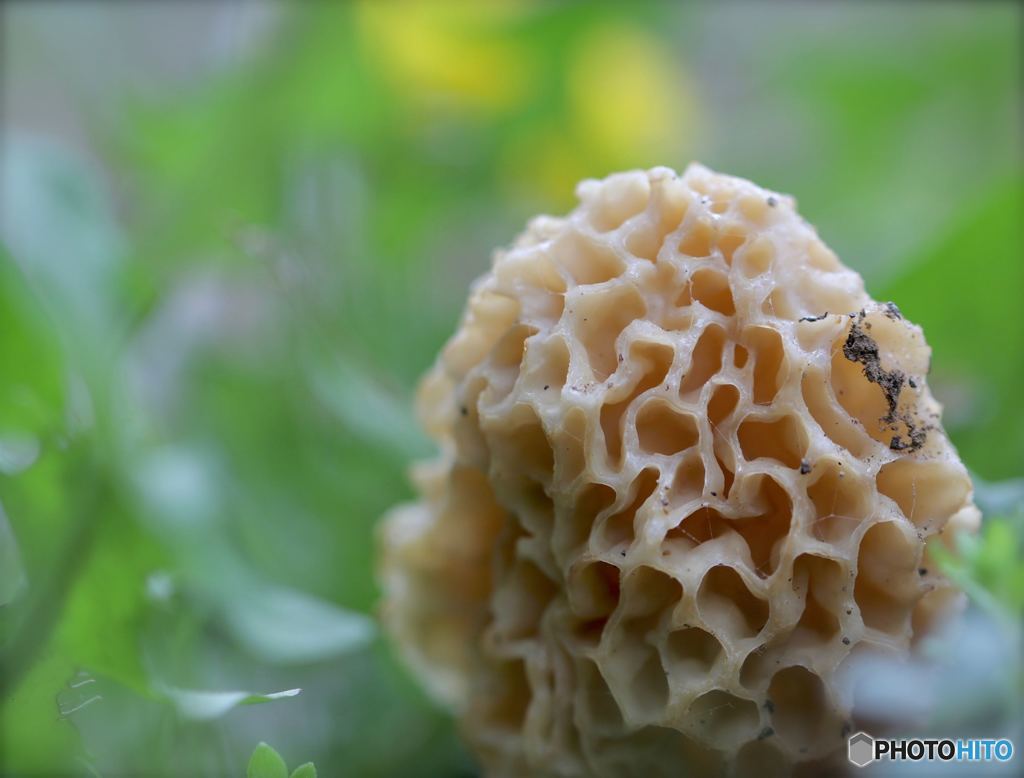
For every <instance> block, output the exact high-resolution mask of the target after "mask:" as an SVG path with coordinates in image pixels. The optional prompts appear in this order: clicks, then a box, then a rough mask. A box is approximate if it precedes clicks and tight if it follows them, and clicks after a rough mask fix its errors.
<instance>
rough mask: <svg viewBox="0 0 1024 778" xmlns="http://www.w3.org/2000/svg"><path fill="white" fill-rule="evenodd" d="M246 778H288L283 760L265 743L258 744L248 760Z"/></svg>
mask: <svg viewBox="0 0 1024 778" xmlns="http://www.w3.org/2000/svg"><path fill="white" fill-rule="evenodd" d="M245 774H246V778H288V767H287V766H286V765H285V763H284V759H282V758H281V755H280V754H279V753H277V751H275V750H274V749H273V748H271V747H270V746H268V745H267V744H266V743H260V744H259V745H258V746H256V750H255V751H253V752H252V756H251V757H250V758H249V767H248V768H247V769H246V772H245Z"/></svg>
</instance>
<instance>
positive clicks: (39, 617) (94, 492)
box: [0, 468, 111, 702]
mask: <svg viewBox="0 0 1024 778" xmlns="http://www.w3.org/2000/svg"><path fill="white" fill-rule="evenodd" d="M86 470H87V476H91V480H92V486H91V488H90V489H89V491H88V493H87V496H86V498H85V499H84V500H83V501H82V503H81V506H80V508H79V509H78V510H77V511H76V513H75V517H74V520H73V522H72V525H71V527H70V529H69V532H68V535H67V539H66V541H65V543H64V546H63V548H62V549H61V552H60V554H59V556H58V557H57V560H56V561H55V563H54V564H53V566H52V572H51V574H50V575H49V576H47V578H46V579H45V581H44V582H43V583H42V585H41V587H40V588H39V590H38V593H37V594H36V595H35V597H34V598H33V601H32V603H31V604H30V606H29V608H28V611H27V615H26V617H25V619H24V621H23V623H22V624H21V625H20V627H19V629H18V631H17V632H16V633H15V635H14V637H13V638H12V639H11V640H10V642H9V643H8V645H7V646H6V647H5V648H4V650H3V651H2V652H0V702H5V701H6V700H7V699H8V698H9V696H10V695H12V694H13V693H14V691H15V690H16V689H17V688H18V685H19V683H20V682H21V680H22V678H23V677H24V676H25V674H26V673H28V671H29V670H30V669H31V668H32V665H33V664H34V662H35V661H36V659H38V658H39V656H40V654H41V653H42V649H43V648H44V646H45V645H46V641H47V640H48V638H49V637H50V634H51V633H52V632H53V628H54V625H55V624H56V623H57V620H58V618H59V617H60V614H61V611H62V610H63V608H64V602H65V600H66V599H67V597H68V593H69V592H70V591H71V588H72V586H73V585H74V582H75V580H76V579H77V578H78V575H79V573H81V571H82V568H83V567H84V566H85V563H86V561H87V560H88V559H89V557H90V555H91V554H92V550H93V545H94V542H95V539H96V535H97V529H98V526H99V522H100V518H101V517H100V511H101V509H102V506H103V504H104V502H105V501H106V500H107V498H108V497H109V496H110V493H111V486H110V484H109V482H108V481H107V479H106V478H105V477H102V476H101V475H100V474H99V471H98V469H96V468H86Z"/></svg>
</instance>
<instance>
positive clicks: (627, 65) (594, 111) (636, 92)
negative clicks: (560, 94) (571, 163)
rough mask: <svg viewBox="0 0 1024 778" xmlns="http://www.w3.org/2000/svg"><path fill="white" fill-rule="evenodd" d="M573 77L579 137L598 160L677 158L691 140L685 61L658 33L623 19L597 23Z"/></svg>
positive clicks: (580, 47) (626, 162)
mask: <svg viewBox="0 0 1024 778" xmlns="http://www.w3.org/2000/svg"><path fill="white" fill-rule="evenodd" d="M566 80H567V87H568V88H567V93H568V100H569V104H570V109H571V111H572V116H573V124H574V127H575V131H576V134H577V137H579V138H580V139H581V140H583V141H584V142H585V143H586V144H587V146H588V147H589V148H590V150H591V152H592V153H593V155H594V158H595V161H598V162H600V163H603V164H605V165H608V166H611V167H635V166H644V167H648V166H651V165H655V164H665V163H672V162H676V160H675V159H674V157H675V155H676V154H678V153H679V150H680V149H682V148H686V147H687V146H688V145H689V142H690V140H691V130H692V120H693V116H694V114H695V111H694V110H693V95H692V93H691V90H690V88H689V84H688V83H687V82H686V80H685V79H684V78H683V72H682V70H681V67H680V65H679V63H678V62H676V61H675V60H673V59H672V57H671V56H670V55H669V53H668V51H666V49H665V46H664V44H663V43H662V41H660V40H658V39H657V38H655V37H654V36H652V35H650V34H648V33H646V32H643V31H641V30H637V29H630V28H628V27H624V26H621V25H616V26H611V25H602V26H600V27H595V28H594V29H592V30H590V31H588V32H587V33H586V34H585V35H584V36H583V37H582V38H581V40H580V41H579V43H578V44H577V46H576V50H575V52H574V54H573V58H572V61H571V62H570V65H569V71H568V73H567V74H566ZM605 172H607V171H604V170H600V171H595V173H594V175H603V174H604V173H605Z"/></svg>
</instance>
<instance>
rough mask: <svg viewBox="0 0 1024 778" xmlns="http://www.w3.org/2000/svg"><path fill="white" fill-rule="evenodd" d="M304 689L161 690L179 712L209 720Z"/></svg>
mask: <svg viewBox="0 0 1024 778" xmlns="http://www.w3.org/2000/svg"><path fill="white" fill-rule="evenodd" d="M301 691H302V689H288V690H286V691H282V692H271V693H269V694H255V693H253V692H237V691H236V692H211V691H199V690H196V689H176V688H174V687H165V688H163V689H160V692H161V693H162V694H163V695H164V696H165V697H166V698H167V699H168V700H169V701H170V702H171V703H172V704H173V705H174V707H175V709H176V710H177V711H178V713H179V714H180V715H181V716H183V717H185V718H186V719H194V720H197V721H208V720H210V719H216V718H220V717H221V716H223V715H224V714H225V713H227V712H228V711H230V710H232V709H234V708H237V707H238V706H239V705H258V704H260V703H265V702H274V701H275V700H283V699H286V698H288V697H295V696H297V695H298V694H299V693H300V692H301Z"/></svg>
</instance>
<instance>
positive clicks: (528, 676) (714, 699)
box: [381, 164, 979, 778]
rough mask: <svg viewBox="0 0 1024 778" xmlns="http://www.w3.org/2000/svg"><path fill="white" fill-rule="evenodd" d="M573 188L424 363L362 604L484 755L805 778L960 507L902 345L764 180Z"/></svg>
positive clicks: (934, 592)
mask: <svg viewBox="0 0 1024 778" xmlns="http://www.w3.org/2000/svg"><path fill="white" fill-rule="evenodd" d="M577 193H578V197H579V205H578V207H577V208H576V209H575V210H574V211H573V212H572V213H570V214H569V215H568V216H566V217H564V218H553V217H547V216H542V217H539V218H536V219H534V220H533V221H531V222H530V224H529V226H528V227H527V229H526V231H525V232H524V233H523V234H522V235H521V236H520V237H519V238H518V240H517V241H516V242H515V243H514V244H513V245H512V246H511V247H509V248H507V249H504V250H501V251H498V252H497V253H496V255H495V257H494V260H493V264H492V267H491V269H490V272H488V273H487V274H486V275H484V276H483V277H482V278H480V279H479V280H478V281H477V282H476V283H475V284H474V286H473V288H472V291H471V294H470V298H469V302H468V304H467V307H466V311H465V313H464V316H463V318H462V321H461V324H460V325H459V328H458V331H457V332H456V333H455V335H454V336H453V337H452V339H451V340H450V341H449V342H448V344H447V345H446V346H445V348H444V350H443V352H442V353H441V355H440V356H439V358H438V359H437V362H436V364H435V366H434V368H433V369H432V370H431V372H430V373H429V374H428V375H427V376H426V378H425V379H424V381H423V384H422V387H421V392H420V408H419V412H420V417H421V419H422V422H423V424H424V425H425V427H426V428H427V430H428V431H429V432H430V434H431V435H432V436H433V437H434V438H436V440H437V441H438V443H439V446H440V450H441V454H440V457H439V458H438V459H437V460H436V461H433V462H431V463H428V464H424V465H421V466H419V467H418V469H417V470H416V471H415V474H414V478H415V482H416V485H417V488H418V491H419V495H420V498H419V501H418V502H416V503H414V504H410V505H405V506H401V507H399V508H397V509H395V510H394V511H393V512H392V513H391V514H390V515H389V516H388V517H387V519H386V521H385V523H384V525H383V531H382V535H383V546H384V549H383V562H382V566H381V570H382V573H381V578H382V585H383V589H384V596H385V602H384V606H383V614H384V619H385V622H386V624H387V626H388V628H389V630H390V632H391V634H392V635H393V637H394V640H395V641H396V643H397V645H398V646H399V648H400V649H401V651H402V652H403V654H404V655H405V657H406V658H407V660H408V662H409V663H410V665H411V666H412V667H413V668H414V669H415V670H416V671H417V673H418V674H419V675H420V676H421V678H422V679H423V681H424V683H425V684H426V685H427V686H428V687H429V688H430V689H431V690H432V691H433V692H434V693H435V695H436V696H438V697H439V698H440V699H442V700H444V701H446V702H447V703H448V704H450V705H451V706H452V707H453V709H454V710H455V711H456V712H457V715H458V716H459V719H460V722H461V725H462V730H463V732H464V733H465V736H466V738H467V740H468V742H469V743H470V745H471V747H472V749H473V750H474V752H475V754H476V755H477V756H478V758H479V760H480V763H481V764H482V766H483V769H484V772H485V773H486V775H488V776H535V775H550V776H613V777H615V778H618V777H619V776H634V775H636V776H644V777H645V778H650V777H652V776H679V775H704V774H707V775H737V776H747V775H751V776H754V775H756V776H764V775H775V774H779V775H788V774H792V773H794V772H796V773H797V774H808V775H815V774H819V773H822V772H823V771H826V770H828V769H831V768H830V767H828V766H829V765H832V764H835V765H838V764H839V762H840V761H843V760H845V748H846V738H847V737H848V735H849V733H850V728H851V726H853V724H854V721H855V719H854V715H855V711H854V710H853V705H854V695H853V691H852V690H851V689H850V688H849V687H850V685H849V683H848V682H847V677H848V673H847V672H846V670H847V669H848V667H849V666H850V663H851V662H853V661H855V660H856V657H857V656H858V655H859V654H860V653H862V652H865V651H887V652H891V653H894V654H896V655H906V654H907V653H908V652H909V651H910V649H911V647H912V645H913V644H914V643H915V641H916V640H917V639H919V638H920V636H921V635H922V634H924V633H926V632H927V631H928V630H929V629H930V628H932V627H933V626H934V625H935V623H936V622H937V621H938V620H939V619H940V618H942V617H943V616H945V615H948V614H950V613H951V612H952V611H953V610H954V609H955V608H956V606H957V602H958V599H959V595H958V593H957V592H956V591H955V590H954V589H953V588H952V587H951V585H950V584H949V583H948V582H947V581H946V580H945V579H944V578H943V577H942V576H941V574H940V573H939V571H938V570H937V569H936V568H935V567H934V566H933V565H932V564H931V562H930V561H929V560H928V558H927V553H926V551H925V544H926V542H927V541H928V539H929V538H931V537H933V536H935V535H938V534H943V535H944V536H948V535H949V534H950V530H951V529H952V528H954V527H961V528H966V529H971V528H973V527H975V526H976V525H977V522H978V518H979V515H978V512H977V510H976V509H975V507H974V506H973V504H972V500H971V498H972V487H971V482H970V480H969V478H968V475H967V473H966V471H965V469H964V467H963V465H962V464H961V463H960V461H959V459H958V457H957V455H956V452H955V451H954V449H953V447H952V446H951V444H950V442H949V440H948V439H947V437H946V435H945V433H944V432H943V430H942V427H941V424H940V407H939V405H938V404H937V403H936V402H935V400H934V399H933V398H932V396H931V394H930V392H929V390H928V385H927V379H926V375H927V373H928V367H929V360H930V351H929V348H928V346H927V345H926V343H925V340H924V337H923V335H922V332H921V330H920V328H918V327H917V326H915V325H913V324H911V323H910V322H908V321H907V320H906V319H905V318H904V317H903V316H902V315H901V313H900V311H899V310H898V308H897V307H896V306H895V305H893V304H891V303H885V304H879V303H876V302H874V301H873V300H872V299H871V298H870V297H868V295H867V294H866V293H865V291H864V285H863V282H862V280H861V278H860V276H859V275H858V274H857V273H855V272H854V271H852V270H850V269H848V268H846V267H844V266H843V265H842V264H841V263H840V262H839V260H838V259H837V258H836V256H835V254H833V252H832V251H830V250H829V249H828V248H827V247H826V246H825V244H824V243H822V241H821V240H820V239H819V238H818V235H817V234H816V232H815V230H814V229H813V227H811V226H809V225H808V224H807V223H806V222H805V221H803V219H801V217H800V216H799V215H798V213H797V212H796V210H795V203H794V201H793V200H792V199H791V198H790V197H787V196H784V195H780V194H777V193H774V192H769V191H766V190H764V189H761V188H759V187H757V186H755V185H754V184H752V183H750V182H748V181H745V180H742V179H738V178H733V177H730V176H724V175H719V174H717V173H714V172H712V171H710V170H708V169H707V168H704V167H702V166H699V165H696V164H695V165H691V166H690V167H689V168H688V169H687V170H686V172H685V173H684V174H683V175H678V174H676V173H675V172H673V171H672V170H669V169H667V168H654V169H652V170H649V171H646V172H644V171H634V172H628V173H621V174H616V175H612V176H609V177H608V178H606V179H605V180H603V181H593V180H591V181H584V182H583V183H582V184H580V186H579V187H578V190H577ZM836 760H838V761H836Z"/></svg>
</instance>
